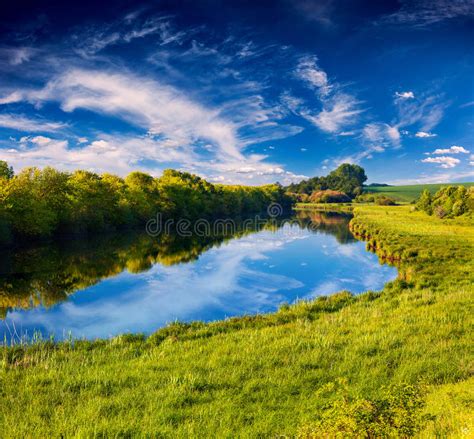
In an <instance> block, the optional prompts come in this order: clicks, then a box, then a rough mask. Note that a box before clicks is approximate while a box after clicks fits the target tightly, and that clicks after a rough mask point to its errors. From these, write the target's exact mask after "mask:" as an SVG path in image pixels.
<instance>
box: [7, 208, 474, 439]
mask: <svg viewBox="0 0 474 439" xmlns="http://www.w3.org/2000/svg"><path fill="white" fill-rule="evenodd" d="M352 228H353V230H354V232H355V233H358V234H359V236H361V237H362V236H363V237H365V238H366V239H368V243H369V245H370V247H371V248H372V249H374V250H375V251H377V253H378V254H379V256H380V257H381V258H382V259H384V260H391V261H393V262H394V263H396V264H398V265H399V266H400V273H401V276H400V279H398V280H396V281H394V282H391V283H389V284H387V285H386V287H385V288H384V290H383V291H382V292H367V293H365V294H362V295H360V296H357V297H356V296H353V295H351V294H350V293H348V292H342V293H339V294H336V295H334V296H330V297H320V298H318V299H316V300H314V301H311V302H300V303H297V304H295V305H293V306H284V307H282V309H280V310H279V311H278V312H276V313H273V314H266V315H260V316H247V317H242V318H233V319H229V320H226V321H220V322H215V323H209V324H204V323H199V322H196V323H189V324H184V323H176V324H174V325H171V326H169V327H167V328H163V329H161V330H159V331H157V332H156V333H155V334H154V335H152V336H150V337H148V338H145V337H144V336H141V335H123V336H120V337H116V338H113V339H111V340H97V341H92V342H89V341H77V340H76V341H73V340H70V341H66V342H62V343H57V344H56V343H51V342H41V341H38V342H37V343H35V344H32V345H17V346H11V347H7V346H4V347H3V348H1V356H0V358H1V362H2V369H1V375H0V436H1V437H60V436H62V437H71V436H80V437H229V438H230V437H278V436H285V437H294V436H298V435H299V436H300V437H410V436H413V435H418V436H420V437H436V436H437V437H454V438H458V437H466V438H467V437H472V436H473V434H474V424H473V419H472V416H471V413H472V412H473V408H474V404H473V393H474V392H473V388H474V379H473V377H472V371H473V352H472V336H473V331H472V327H473V318H472V315H473V313H472V311H473V292H474V291H473V284H474V269H473V268H474V267H473V260H472V259H473V258H472V255H473V254H474V252H473V250H474V227H473V222H472V219H468V218H458V219H455V220H438V219H436V218H432V217H428V216H426V215H424V214H422V213H420V212H410V210H409V208H408V207H373V206H370V207H368V206H363V207H357V208H356V209H355V218H354V219H353V222H352ZM196 294H199V292H198V291H197V292H196Z"/></svg>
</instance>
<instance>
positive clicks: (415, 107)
mask: <svg viewBox="0 0 474 439" xmlns="http://www.w3.org/2000/svg"><path fill="white" fill-rule="evenodd" d="M396 104H397V107H398V119H399V120H398V123H397V126H398V127H399V128H404V127H407V126H411V125H414V124H419V125H420V127H419V128H420V129H419V131H420V132H421V131H424V132H429V131H430V130H431V129H433V128H434V127H435V126H436V125H437V124H438V123H439V122H440V121H441V119H442V118H443V115H444V110H445V109H446V107H447V106H448V105H449V104H448V103H447V102H441V101H440V97H439V96H428V97H426V98H424V99H421V100H415V99H398V100H397V101H396Z"/></svg>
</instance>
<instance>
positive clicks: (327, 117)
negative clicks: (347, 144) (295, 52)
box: [281, 56, 364, 134]
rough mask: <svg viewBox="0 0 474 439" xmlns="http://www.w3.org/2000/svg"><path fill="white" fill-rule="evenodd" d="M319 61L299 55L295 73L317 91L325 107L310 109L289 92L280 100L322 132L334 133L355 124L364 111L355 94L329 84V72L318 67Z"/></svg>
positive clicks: (314, 57)
mask: <svg viewBox="0 0 474 439" xmlns="http://www.w3.org/2000/svg"><path fill="white" fill-rule="evenodd" d="M317 61H318V58H317V57H316V56H305V57H302V58H300V59H299V62H298V65H297V67H296V70H295V72H294V74H295V76H296V77H297V78H299V79H301V80H302V81H304V82H305V83H306V84H307V85H308V86H309V87H310V88H311V89H313V90H315V91H316V92H317V97H318V98H319V101H320V103H321V104H322V110H318V112H316V111H313V110H310V109H308V108H307V107H306V106H305V104H304V101H303V100H302V99H299V98H296V97H294V96H292V95H290V94H289V93H284V94H283V95H282V97H281V100H282V102H283V103H284V104H285V105H286V106H287V107H288V108H289V109H290V111H292V112H293V113H295V114H297V115H299V116H301V117H304V118H305V119H306V120H308V121H310V122H311V123H312V124H314V125H315V126H317V127H318V128H319V129H321V130H322V131H325V132H327V133H332V134H335V133H337V132H338V131H341V130H342V129H343V128H344V127H346V126H349V125H352V124H354V123H355V122H356V121H357V116H358V115H359V114H360V113H362V112H363V111H364V110H362V109H360V108H359V104H360V102H359V101H358V100H357V99H356V98H355V97H353V96H351V95H350V94H348V93H343V92H341V91H339V90H340V89H341V86H340V85H339V84H337V83H332V84H331V83H330V81H329V80H328V76H327V74H326V72H325V71H324V70H322V69H321V68H320V67H319V66H318V64H317ZM343 132H344V131H343ZM345 133H348V131H345Z"/></svg>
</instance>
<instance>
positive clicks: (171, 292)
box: [0, 212, 397, 340]
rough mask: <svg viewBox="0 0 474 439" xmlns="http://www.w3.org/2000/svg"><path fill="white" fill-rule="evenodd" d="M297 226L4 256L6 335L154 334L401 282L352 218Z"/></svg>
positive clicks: (122, 240) (309, 216)
mask: <svg viewBox="0 0 474 439" xmlns="http://www.w3.org/2000/svg"><path fill="white" fill-rule="evenodd" d="M297 220H298V221H297V222H296V221H294V222H293V223H292V224H291V225H289V224H288V223H286V224H285V225H281V224H278V225H275V224H269V225H268V226H266V227H265V228H264V229H263V230H258V231H250V232H249V231H247V232H245V233H244V232H242V231H241V232H238V233H235V234H234V235H232V236H227V237H225V238H224V237H222V236H212V237H208V238H199V237H191V238H180V237H177V236H170V235H167V236H162V237H159V238H151V237H149V236H147V235H146V234H144V233H143V234H142V233H127V234H126V236H124V235H114V236H105V237H101V238H100V239H98V238H96V239H94V240H91V241H84V240H82V241H74V242H66V243H61V244H55V245H48V246H41V247H34V248H30V249H23V250H21V251H20V250H17V251H14V252H13V251H10V252H3V253H2V254H1V255H0V256H1V259H0V260H1V262H0V319H1V320H0V336H2V337H6V339H7V340H10V339H11V337H12V336H13V337H17V336H25V335H26V336H31V335H32V334H33V333H34V332H41V333H42V334H43V335H44V336H50V335H54V337H55V338H56V339H61V338H64V337H67V336H69V334H71V335H72V336H74V337H85V338H98V337H109V336H113V335H116V334H120V333H125V332H144V333H151V332H153V331H155V330H156V329H158V328H160V327H162V326H164V325H166V324H167V323H169V322H172V321H175V320H180V321H191V320H202V321H211V320H217V319H223V318H226V317H230V316H239V315H244V314H255V313H264V312H269V311H275V310H276V309H277V308H278V307H279V305H281V304H282V303H284V302H287V303H292V302H295V301H296V300H300V299H311V298H313V297H316V296H319V295H327V294H331V293H334V292H337V291H340V290H343V289H345V290H349V291H351V292H353V293H360V292H363V291H367V290H378V289H381V288H382V286H383V285H384V284H385V283H386V282H387V281H389V280H392V279H394V278H395V277H396V275H397V272H396V269H395V268H394V267H390V266H386V265H380V264H379V262H378V259H377V256H376V255H374V254H372V253H370V252H367V251H366V249H365V243H363V242H359V241H356V240H355V239H354V238H353V236H352V235H351V233H350V232H349V229H348V221H349V218H348V217H347V216H340V215H327V214H321V213H317V212H302V213H300V214H299V215H298V217H297Z"/></svg>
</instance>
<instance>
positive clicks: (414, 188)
mask: <svg viewBox="0 0 474 439" xmlns="http://www.w3.org/2000/svg"><path fill="white" fill-rule="evenodd" d="M446 186H466V187H470V186H474V183H443V184H417V185H410V186H371V187H367V188H365V189H364V193H377V194H379V195H385V196H387V197H391V198H393V199H395V200H396V201H403V202H407V203H410V202H412V201H414V200H416V199H417V198H418V197H419V196H420V194H421V192H423V191H424V190H425V189H427V190H429V191H430V192H431V194H433V195H434V194H435V193H436V192H438V191H439V190H440V189H441V188H442V187H446Z"/></svg>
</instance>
